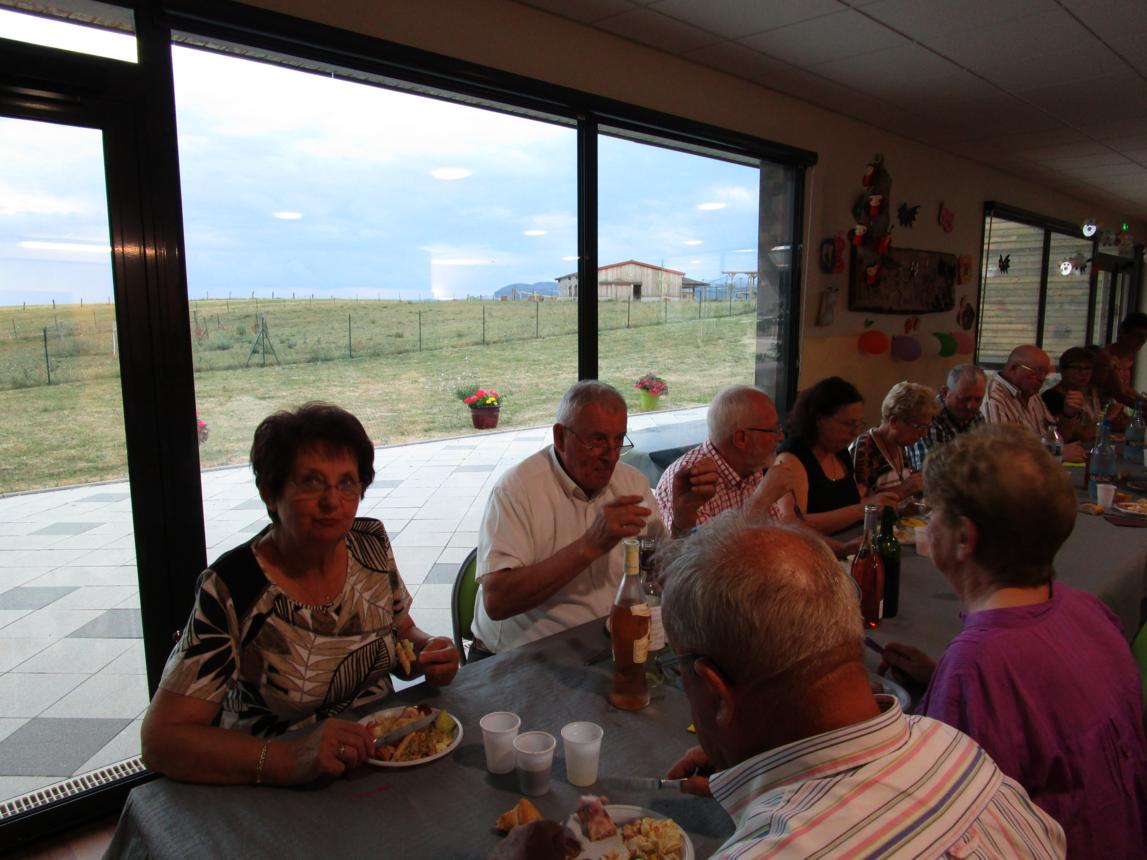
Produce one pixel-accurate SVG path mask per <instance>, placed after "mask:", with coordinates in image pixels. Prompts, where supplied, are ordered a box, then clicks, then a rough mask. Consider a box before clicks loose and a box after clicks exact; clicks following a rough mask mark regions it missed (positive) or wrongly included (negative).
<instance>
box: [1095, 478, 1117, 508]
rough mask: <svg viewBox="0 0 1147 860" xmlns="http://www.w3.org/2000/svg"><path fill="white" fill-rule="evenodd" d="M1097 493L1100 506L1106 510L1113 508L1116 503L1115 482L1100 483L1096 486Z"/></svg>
mask: <svg viewBox="0 0 1147 860" xmlns="http://www.w3.org/2000/svg"><path fill="white" fill-rule="evenodd" d="M1095 495H1096V498H1097V501H1098V502H1099V506H1100V507H1101V508H1103V510H1105V511H1109V510H1111V506H1112V505H1114V504H1115V485H1114V484H1099V485H1097V486H1096V488H1095Z"/></svg>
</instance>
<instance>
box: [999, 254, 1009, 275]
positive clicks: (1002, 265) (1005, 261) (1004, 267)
mask: <svg viewBox="0 0 1147 860" xmlns="http://www.w3.org/2000/svg"><path fill="white" fill-rule="evenodd" d="M996 266H997V268H999V270H1000V274H1001V275H1006V274H1007V273H1008V269H1010V268H1011V267H1012V255H1011V254H1008V255H1007V256H1006V257H1005V256H1004V255H1003V254H1000V261H999V263H997V264H996Z"/></svg>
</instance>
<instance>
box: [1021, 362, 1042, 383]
mask: <svg viewBox="0 0 1147 860" xmlns="http://www.w3.org/2000/svg"><path fill="white" fill-rule="evenodd" d="M1020 368H1021V369H1023V370H1026V371H1027V372H1028V373H1030V374H1032V376H1038V377H1039V378H1040V379H1043V378H1044V377H1046V376H1047V374H1048V369H1047V368H1046V367H1032V366H1031V365H1029V364H1021V365H1020Z"/></svg>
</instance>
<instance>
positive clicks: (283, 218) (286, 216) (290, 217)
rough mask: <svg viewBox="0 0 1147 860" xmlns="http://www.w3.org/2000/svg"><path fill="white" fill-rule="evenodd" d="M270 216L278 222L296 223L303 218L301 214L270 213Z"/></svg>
mask: <svg viewBox="0 0 1147 860" xmlns="http://www.w3.org/2000/svg"><path fill="white" fill-rule="evenodd" d="M271 215H272V216H273V217H275V218H278V219H279V220H280V221H298V220H299V219H300V218H302V217H303V213H302V212H272V213H271Z"/></svg>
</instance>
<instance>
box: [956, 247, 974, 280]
mask: <svg viewBox="0 0 1147 860" xmlns="http://www.w3.org/2000/svg"><path fill="white" fill-rule="evenodd" d="M956 263H957V268H956V283H957V284H966V283H968V281H970V280H972V255H971V254H961V255H960V259H959V260H957V261H956Z"/></svg>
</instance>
